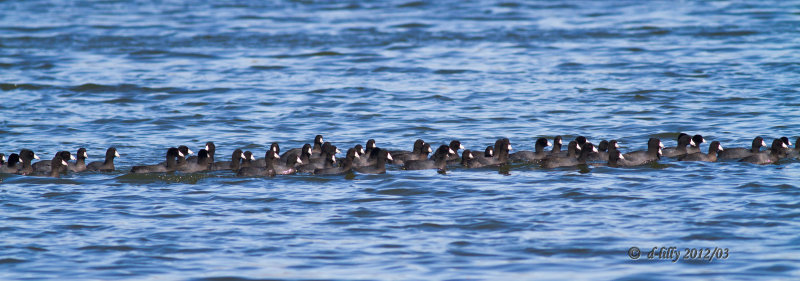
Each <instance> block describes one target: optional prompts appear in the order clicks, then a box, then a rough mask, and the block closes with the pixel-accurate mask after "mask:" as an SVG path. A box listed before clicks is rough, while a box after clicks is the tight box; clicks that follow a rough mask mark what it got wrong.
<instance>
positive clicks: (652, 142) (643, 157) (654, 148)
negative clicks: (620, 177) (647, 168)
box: [622, 138, 664, 166]
mask: <svg viewBox="0 0 800 281" xmlns="http://www.w3.org/2000/svg"><path fill="white" fill-rule="evenodd" d="M663 147H664V144H662V143H661V140H659V139H657V138H650V139H649V140H647V150H646V151H634V152H628V153H625V154H623V155H622V156H623V158H625V161H626V162H627V163H628V166H638V165H644V164H647V163H650V162H656V161H658V160H659V159H661V153H662V152H661V148H663Z"/></svg>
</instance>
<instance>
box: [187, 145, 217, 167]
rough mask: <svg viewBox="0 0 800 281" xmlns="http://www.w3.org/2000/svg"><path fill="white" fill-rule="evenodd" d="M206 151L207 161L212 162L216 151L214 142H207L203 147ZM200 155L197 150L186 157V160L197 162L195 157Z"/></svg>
mask: <svg viewBox="0 0 800 281" xmlns="http://www.w3.org/2000/svg"><path fill="white" fill-rule="evenodd" d="M205 150H206V153H207V154H208V159H207V160H206V161H208V163H214V153H216V152H217V146H216V145H214V142H207V143H206V147H205ZM198 156H200V152H199V151H198V152H197V155H195V156H191V157H188V158H186V161H187V162H189V163H197V157H198Z"/></svg>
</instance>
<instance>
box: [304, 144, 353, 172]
mask: <svg viewBox="0 0 800 281" xmlns="http://www.w3.org/2000/svg"><path fill="white" fill-rule="evenodd" d="M359 146H361V145H359ZM360 158H361V156H359V155H358V150H357V149H356V148H355V147H354V148H351V149H348V150H347V154H346V156H345V157H344V159H343V160H342V161H341V162H340V163H339V167H333V168H325V169H316V170H314V174H315V175H339V174H344V173H349V172H350V171H352V170H353V163H354V162H355V161H358V160H359V159H360Z"/></svg>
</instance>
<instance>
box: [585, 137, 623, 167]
mask: <svg viewBox="0 0 800 281" xmlns="http://www.w3.org/2000/svg"><path fill="white" fill-rule="evenodd" d="M603 141H605V140H603ZM605 142H606V143H605V144H604V145H603V146H604V148H605V149H602V150H601V149H597V152H593V153H590V154H589V158H587V160H588V161H592V162H596V161H599V162H607V161H608V156H609V154H608V152H609V151H611V150H617V149H619V143H618V142H617V140H611V141H605Z"/></svg>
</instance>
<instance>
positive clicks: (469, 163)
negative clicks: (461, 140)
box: [461, 149, 484, 168]
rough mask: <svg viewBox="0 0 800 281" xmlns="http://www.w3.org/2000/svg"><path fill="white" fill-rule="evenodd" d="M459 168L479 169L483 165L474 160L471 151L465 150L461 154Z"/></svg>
mask: <svg viewBox="0 0 800 281" xmlns="http://www.w3.org/2000/svg"><path fill="white" fill-rule="evenodd" d="M461 166H462V167H464V168H480V167H483V166H484V165H483V164H481V162H479V161H478V160H477V159H476V158H475V156H474V155H473V154H472V151H471V150H469V149H465V150H464V152H462V153H461Z"/></svg>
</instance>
